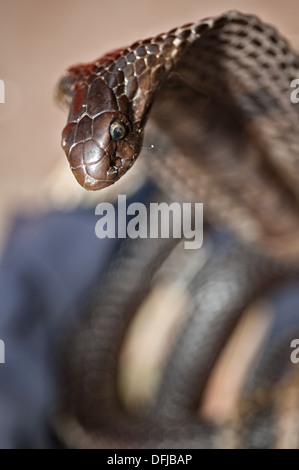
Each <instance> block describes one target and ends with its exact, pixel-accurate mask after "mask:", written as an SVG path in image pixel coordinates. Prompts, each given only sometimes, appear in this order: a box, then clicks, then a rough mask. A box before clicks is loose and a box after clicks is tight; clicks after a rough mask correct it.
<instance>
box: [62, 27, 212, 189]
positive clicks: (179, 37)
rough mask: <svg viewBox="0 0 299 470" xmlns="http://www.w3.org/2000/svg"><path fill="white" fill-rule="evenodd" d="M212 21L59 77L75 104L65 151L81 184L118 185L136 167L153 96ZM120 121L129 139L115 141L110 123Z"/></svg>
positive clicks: (64, 141) (141, 43) (65, 134)
mask: <svg viewBox="0 0 299 470" xmlns="http://www.w3.org/2000/svg"><path fill="white" fill-rule="evenodd" d="M211 24H212V21H211V20H207V22H202V23H200V24H199V25H197V24H196V23H195V24H193V25H191V24H190V25H186V26H183V27H181V28H178V29H176V30H175V31H174V32H173V34H172V35H171V36H169V35H168V34H162V35H159V36H157V37H155V38H152V39H148V40H145V41H138V42H136V43H135V44H133V45H132V46H131V47H128V48H127V49H124V50H118V51H114V52H112V53H109V54H107V55H105V56H103V57H101V58H100V59H98V60H96V61H95V62H93V63H89V64H82V65H78V66H75V67H71V68H70V69H69V70H68V72H67V74H66V75H65V76H64V77H63V78H62V79H61V82H60V84H59V90H60V94H61V95H69V97H71V100H70V101H72V104H71V109H70V114H69V119H68V124H67V126H66V127H65V128H64V130H63V135H62V147H63V148H64V151H65V153H66V155H67V158H68V160H69V162H70V166H71V169H72V171H73V173H74V175H75V177H76V179H77V180H78V182H79V183H80V184H81V185H82V186H83V187H84V188H85V189H88V190H96V189H101V188H104V187H106V186H109V185H110V184H112V183H114V182H115V181H117V180H118V179H119V178H120V177H121V176H122V175H123V174H125V173H126V171H127V170H128V169H129V168H130V167H131V166H132V164H133V163H134V161H135V160H136V158H137V156H138V155H139V152H140V150H141V146H142V139H143V130H144V126H145V123H146V119H147V115H148V111H149V109H150V107H151V104H152V101H153V98H154V94H155V92H156V90H157V88H158V86H159V84H160V83H161V81H162V80H163V79H164V78H165V76H166V75H167V72H169V70H170V68H171V67H172V66H173V64H174V63H175V61H176V60H177V59H178V57H179V55H180V54H181V53H182V52H183V50H184V47H186V46H187V45H188V44H189V43H192V42H193V41H195V40H196V39H197V38H199V37H200V32H201V31H204V30H205V29H206V28H208V27H210V26H211ZM115 120H120V121H121V122H123V123H124V125H125V128H126V134H125V137H124V138H123V139H121V140H119V141H115V140H113V139H112V138H111V135H110V130H109V129H110V125H111V123H112V122H113V121H115Z"/></svg>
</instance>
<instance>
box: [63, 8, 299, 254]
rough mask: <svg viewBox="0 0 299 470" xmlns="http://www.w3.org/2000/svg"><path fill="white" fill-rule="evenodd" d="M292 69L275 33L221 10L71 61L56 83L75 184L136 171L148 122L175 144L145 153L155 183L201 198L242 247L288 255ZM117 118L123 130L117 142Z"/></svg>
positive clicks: (296, 218) (295, 198)
mask: <svg viewBox="0 0 299 470" xmlns="http://www.w3.org/2000/svg"><path fill="white" fill-rule="evenodd" d="M296 76H299V60H298V56H297V55H296V54H295V53H294V52H293V51H292V50H291V48H290V47H289V45H288V44H287V42H286V41H285V40H284V39H283V38H281V36H280V35H279V34H278V33H277V32H276V30H275V29H274V28H272V27H271V26H268V25H266V24H264V23H262V22H261V21H260V20H259V19H258V18H256V17H255V16H248V15H243V14H241V13H238V12H228V13H226V14H224V15H221V16H219V17H215V18H209V19H206V20H203V21H200V22H197V23H192V24H188V25H185V26H182V27H179V28H175V29H173V30H171V31H170V32H168V33H164V34H161V35H158V36H156V37H154V38H151V39H147V40H144V41H138V42H136V43H134V44H133V45H132V46H130V47H128V48H126V49H124V50H118V51H115V52H113V53H110V54H107V55H105V56H103V57H102V58H100V59H98V60H96V61H95V62H93V63H89V64H83V65H78V66H75V67H71V68H70V69H69V70H68V72H67V74H66V75H65V76H64V77H63V78H62V79H61V82H60V84H59V87H58V88H59V95H60V98H61V99H63V100H64V101H67V102H68V103H69V104H70V114H69V119H68V124H67V126H66V127H65V129H64V131H63V137H62V146H63V148H64V150H65V153H66V155H67V158H68V160H69V162H70V166H71V169H72V171H73V173H74V175H75V177H76V179H77V180H78V182H79V183H80V184H81V185H82V186H83V187H84V188H86V189H88V190H96V189H101V188H104V187H106V186H109V185H111V184H112V183H114V182H116V181H117V180H118V179H119V178H120V177H121V176H122V175H124V174H125V173H126V171H127V170H128V169H129V168H130V167H131V166H132V164H133V163H134V161H135V160H136V158H137V156H138V155H139V153H140V151H141V148H142V142H143V134H144V131H145V132H146V133H147V132H148V129H149V128H150V127H149V126H148V125H147V126H146V122H147V120H148V118H150V121H151V122H152V123H154V124H155V126H156V129H158V135H157V133H156V135H154V136H153V138H152V140H151V141H150V143H153V144H156V142H157V139H159V138H160V137H163V136H166V137H167V138H168V139H169V142H170V144H167V146H166V147H165V148H163V146H162V147H161V148H163V152H162V153H163V154H162V155H159V156H158V158H157V156H156V155H155V152H152V154H151V155H150V156H149V158H148V164H149V165H156V180H157V183H158V184H161V185H162V186H163V187H164V188H166V189H167V190H168V191H169V192H172V193H174V194H175V195H176V198H181V199H183V200H186V201H190V200H191V201H200V202H203V203H204V206H205V214H206V216H207V217H208V218H209V219H210V220H211V221H212V222H214V221H218V222H219V221H220V222H221V223H222V224H224V225H225V226H227V227H229V228H230V229H231V230H233V231H234V232H235V233H237V235H238V236H240V237H241V238H243V240H245V241H246V242H250V243H254V244H255V245H256V246H257V247H261V248H262V249H263V250H266V251H267V252H269V253H270V254H271V255H273V254H275V255H278V256H282V257H289V258H291V259H292V258H293V257H294V255H295V256H297V257H298V256H299V243H298V240H299V209H298V208H299V184H298V183H299V176H298V147H299V129H298V127H299V126H298V123H299V114H298V112H299V106H296V105H294V104H292V103H291V101H290V93H291V91H292V89H291V88H290V83H291V81H292V79H293V78H296ZM115 124H117V125H118V124H119V125H120V126H121V127H122V129H123V135H121V137H120V138H119V136H118V137H117V139H115V138H114V137H113V136H112V134H111V129H112V127H111V126H114V125H115ZM148 124H150V123H148ZM145 135H147V134H145ZM156 147H158V148H159V144H158V146H156ZM160 153H161V152H160ZM155 161H156V163H155ZM278 220H279V223H278Z"/></svg>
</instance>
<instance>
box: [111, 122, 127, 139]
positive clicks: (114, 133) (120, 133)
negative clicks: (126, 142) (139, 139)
mask: <svg viewBox="0 0 299 470" xmlns="http://www.w3.org/2000/svg"><path fill="white" fill-rule="evenodd" d="M126 131H127V129H126V126H125V124H124V123H123V122H122V121H119V120H115V121H113V122H112V123H111V125H110V135H111V138H112V139H113V140H121V139H123V138H124V137H125V135H126Z"/></svg>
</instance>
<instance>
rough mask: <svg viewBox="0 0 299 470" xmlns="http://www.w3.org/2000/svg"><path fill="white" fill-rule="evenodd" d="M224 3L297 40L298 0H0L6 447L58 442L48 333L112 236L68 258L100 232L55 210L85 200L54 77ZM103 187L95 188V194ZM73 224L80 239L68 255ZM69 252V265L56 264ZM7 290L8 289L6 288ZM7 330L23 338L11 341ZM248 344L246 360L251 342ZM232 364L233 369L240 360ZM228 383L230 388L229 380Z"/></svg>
mask: <svg viewBox="0 0 299 470" xmlns="http://www.w3.org/2000/svg"><path fill="white" fill-rule="evenodd" d="M229 9H237V10H239V11H242V12H245V13H252V14H256V15H258V16H260V17H261V18H262V19H263V20H264V21H265V22H267V23H272V24H273V25H275V26H276V27H277V28H278V29H279V31H280V32H281V33H282V34H283V35H284V36H285V37H286V38H288V39H289V40H290V41H291V42H292V43H293V45H294V46H295V48H296V47H298V49H299V24H298V16H299V3H298V1H297V0H285V1H284V2H281V1H278V0H277V1H276V0H263V2H261V1H259V0H236V1H232V0H209V1H208V2H207V1H203V0H185V1H184V2H182V1H181V0H147V2H146V6H145V4H144V3H141V2H140V1H139V0H126V1H120V0H114V1H111V0H85V1H84V2H83V1H82V0H81V1H79V0H59V1H58V0H53V1H52V2H40V1H38V0H10V1H8V0H0V13H1V14H0V79H1V80H3V81H4V83H5V103H4V104H0V159H1V172H0V250H1V252H2V253H3V259H2V270H1V274H0V281H1V288H0V292H1V293H2V297H1V298H0V338H1V339H3V340H4V341H5V344H6V364H5V365H1V364H0V378H1V379H0V380H1V382H0V447H51V445H54V444H53V443H52V442H51V440H50V439H49V436H48V431H47V430H46V427H45V425H44V423H45V422H46V417H47V416H48V414H49V410H50V406H51V403H52V400H53V395H51V393H50V392H51V390H52V389H55V384H54V382H53V380H52V378H51V377H49V371H50V369H51V367H52V366H53V365H52V364H51V361H49V360H48V353H49V350H51V348H53V344H54V343H51V341H50V342H49V341H48V332H49V331H50V332H52V334H53V335H54V336H55V331H57V325H58V324H59V321H60V320H59V319H60V316H61V315H63V314H66V318H68V317H67V313H66V312H69V311H70V308H73V309H74V308H75V307H74V306H75V305H76V302H78V298H79V297H80V293H82V292H83V291H84V288H85V287H86V286H88V285H90V283H92V279H93V276H94V275H95V274H97V275H98V274H99V273H100V272H101V270H104V266H105V263H106V262H107V260H108V258H109V256H110V255H111V253H112V252H113V250H114V245H113V244H109V245H108V244H107V246H106V245H105V247H101V249H99V248H98V245H96V244H95V246H94V249H95V250H98V251H97V256H96V257H95V258H93V257H92V255H91V254H87V252H86V253H85V252H84V253H83V254H82V257H81V258H80V259H79V260H77V261H75V262H74V260H73V256H72V253H73V252H74V250H76V249H80V238H82V237H84V234H86V232H89V231H91V232H93V230H94V228H93V227H94V217H93V214H92V212H91V213H90V214H85V215H84V216H83V218H85V219H86V220H85V226H84V227H83V228H81V227H82V220H81V219H80V221H79V220H77V219H76V216H73V215H72V213H71V212H69V213H68V215H65V214H61V213H60V212H59V209H61V208H65V207H71V206H74V205H76V204H77V203H79V202H80V201H81V200H83V199H84V198H85V192H84V190H83V189H82V188H81V187H79V185H78V184H77V183H76V181H75V179H74V178H73V176H72V174H71V172H70V171H69V169H68V163H67V161H66V158H65V155H64V153H63V151H62V149H61V146H60V140H61V132H62V129H63V127H64V125H65V123H66V119H67V112H66V110H63V109H60V108H59V106H57V104H56V103H55V100H54V93H55V86H56V84H57V81H58V79H59V77H60V76H61V75H62V74H63V72H64V71H65V69H66V68H67V67H68V66H70V65H74V64H76V63H79V62H88V61H91V60H94V59H96V58H97V57H100V56H101V55H102V54H103V53H105V52H107V51H109V50H112V49H114V48H119V47H121V46H126V45H128V44H130V43H132V42H134V41H136V40H137V39H141V38H145V37H151V36H153V35H155V34H158V33H161V32H163V31H167V30H169V29H171V28H173V27H175V26H178V25H182V24H184V23H187V22H193V21H196V20H197V19H201V18H204V17H206V16H210V15H211V16H213V15H218V14H220V13H221V12H224V11H226V10H229ZM105 194H108V193H105V191H104V192H103V193H102V192H101V195H93V196H92V197H93V198H94V200H95V201H96V200H97V201H100V200H102V198H104V199H105V197H106V196H105ZM93 207H94V205H93ZM50 210H51V211H52V212H51V213H50V215H49V213H47V211H50ZM53 211H54V212H53ZM55 211H56V212H55ZM56 223H58V226H59V229H58V230H57V231H55V227H56V226H57V225H55V224H56ZM81 230H82V232H81ZM71 233H76V236H77V238H76V239H75V240H74V241H71V242H70V243H69V247H68V251H67V254H65V244H67V243H68V240H69V238H68V237H69V235H70V234H71ZM41 240H43V241H42V242H41ZM62 241H63V242H62ZM62 245H63V246H62ZM62 248H63V250H64V251H63V250H62ZM103 252H105V256H104V255H103ZM53 253H54V258H53ZM62 256H64V257H66V258H65V259H66V261H65V266H64V267H61V265H59V263H58V260H59V259H61V257H62ZM97 257H98V258H97ZM20 260H21V261H20ZM32 260H33V266H34V263H35V268H36V267H38V269H37V268H36V271H37V273H38V275H40V279H51V282H52V284H51V286H52V287H51V288H48V286H47V287H45V290H44V291H43V293H41V290H42V289H43V288H44V287H41V288H40V286H38V285H37V284H36V283H35V282H33V281H32V277H30V275H28V267H30V266H32ZM56 261H57V262H56ZM92 262H93V264H92V268H90V263H92ZM55 263H56V264H55ZM87 266H89V271H88V273H89V274H88V276H86V275H85V274H84V273H86V272H87ZM30 269H31V268H30ZM30 269H29V270H30ZM32 269H33V268H32ZM80 270H81V275H79V274H78V275H77V276H76V274H75V273H76V272H79V271H80ZM16 273H17V274H16ZM33 278H34V276H33ZM83 279H84V282H85V284H84V282H83ZM16 286H17V287H18V290H17V293H16V294H15V295H13V292H15V289H16ZM53 286H54V287H53ZM40 289H41V290H40ZM75 289H78V296H77V297H76V298H74V297H72V294H73V291H74V290H75ZM7 292H10V293H11V296H6V297H5V296H4V294H5V293H7ZM60 296H61V298H63V299H64V300H63V302H62V304H63V305H62V304H61V302H60ZM32 299H34V302H32ZM50 308H51V309H52V310H51V312H52V313H51V315H50V314H49V315H48V314H47V312H48V310H47V309H49V312H50ZM295 308H296V307H295ZM266 310H267V309H265V311H266ZM291 310H293V307H291ZM53 311H54V315H53ZM37 317H38V318H39V319H41V320H38V321H36V318H37ZM259 318H260V319H259V320H257V322H256V323H254V322H252V321H251V320H249V323H250V325H249V331H250V335H251V337H255V339H256V347H257V345H258V344H260V342H261V341H262V339H263V334H264V332H265V331H266V330H267V327H268V324H269V321H268V317H267V314H265V316H264V317H263V318H261V317H259ZM166 329H167V327H166ZM12 338H13V339H12ZM10 339H11V341H14V342H15V343H17V344H18V347H17V348H14V347H10ZM236 341H237V342H238V341H239V342H240V341H241V343H242V342H243V340H242V339H241V340H240V339H237V340H236ZM29 345H30V346H29ZM132 347H133V346H132ZM135 347H136V349H138V345H136V346H135ZM232 348H233V349H234V347H232ZM253 349H254V348H253ZM128 351H129V350H128ZM248 351H249V352H248V361H250V357H251V354H252V353H251V352H250V347H249V350H248ZM130 354H131V353H130V352H128V355H130ZM228 355H229V356H230V353H229V352H228ZM37 356H38V357H39V359H40V361H39V362H38V361H37V360H36V357H37ZM244 360H245V359H244ZM25 364H26V366H25ZM141 367H142V366H141ZM233 367H234V368H235V369H236V370H237V365H236V364H235V365H234V366H233ZM240 374H242V372H240ZM220 375H221V374H220ZM224 375H225V374H224ZM218 380H219V378H217V377H216V378H215V379H214V386H213V383H212V385H211V400H210V403H209V404H207V406H206V412H207V413H208V414H209V413H210V414H211V413H212V412H211V409H214V410H215V409H217V410H218V411H217V412H219V413H220V414H221V412H222V411H221V410H222V408H221V407H220V408H219V409H218V408H217V406H218V405H217V398H215V390H216V389H217V386H219V382H218ZM238 380H241V379H237V381H238ZM226 386H227V387H228V389H227V397H230V396H232V395H233V393H234V392H233V391H232V390H231V388H232V386H231V384H226ZM49 391H50V392H49ZM222 391H223V388H222ZM49 395H51V396H50V397H49ZM216 395H217V394H216ZM45 397H46V398H45ZM213 400H214V401H213ZM228 401H229V398H228ZM213 407H214V408H213ZM215 407H216V408H215ZM228 409H230V408H229V405H228ZM224 414H225V413H224ZM226 414H227V411H226ZM41 429H43V432H40V430H41ZM37 436H38V437H37Z"/></svg>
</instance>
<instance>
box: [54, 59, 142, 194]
mask: <svg viewBox="0 0 299 470" xmlns="http://www.w3.org/2000/svg"><path fill="white" fill-rule="evenodd" d="M59 89H60V92H61V93H62V94H63V96H64V101H68V102H69V104H70V114H69V119H68V124H67V125H66V126H65V128H64V130H63V133H62V147H63V149H64V151H65V153H66V156H67V158H68V161H69V163H70V167H71V170H72V172H73V174H74V175H75V177H76V179H77V181H78V182H79V183H80V184H81V185H82V186H83V187H84V188H85V189H87V190H97V189H102V188H105V187H106V186H109V185H111V184H113V183H115V182H116V181H117V180H118V179H119V178H120V177H121V176H123V175H124V174H125V173H126V172H127V170H128V169H129V168H130V167H131V166H132V165H133V163H134V161H135V160H136V158H137V156H138V154H139V152H140V149H141V145H142V134H143V133H142V130H141V128H139V127H138V125H136V123H135V125H134V124H133V123H132V121H133V119H132V114H131V112H130V106H129V103H128V102H126V97H125V95H122V96H123V98H122V99H119V97H118V95H117V94H116V93H115V91H114V90H113V88H112V87H111V86H109V85H108V84H107V83H106V82H105V80H104V79H103V77H102V76H99V75H96V74H92V73H90V70H88V69H87V66H80V67H78V68H77V69H70V71H69V73H68V75H66V76H65V77H64V78H63V79H62V80H61V82H60V84H59Z"/></svg>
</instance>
